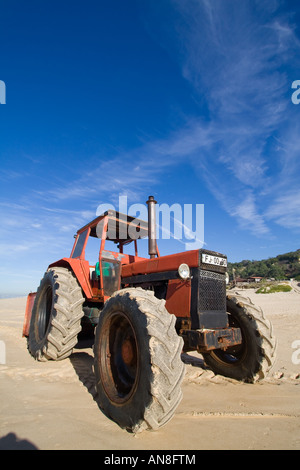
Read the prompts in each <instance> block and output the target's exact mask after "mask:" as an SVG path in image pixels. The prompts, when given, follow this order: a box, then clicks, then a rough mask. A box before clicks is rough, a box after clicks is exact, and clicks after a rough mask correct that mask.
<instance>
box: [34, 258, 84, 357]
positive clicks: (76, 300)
mask: <svg viewBox="0 0 300 470" xmlns="http://www.w3.org/2000/svg"><path fill="white" fill-rule="evenodd" d="M83 302H84V298H83V295H82V291H81V287H80V286H79V285H78V282H77V279H76V278H75V277H74V275H73V273H72V272H71V271H69V270H68V269H67V268H62V267H55V268H51V269H49V270H48V271H47V272H46V273H45V275H44V277H43V279H42V280H41V283H40V286H39V288H38V291H37V294H36V298H35V302H34V305H33V309H32V315H31V321H30V328H29V336H28V350H29V352H30V354H31V355H32V356H33V357H34V358H35V359H37V360H38V361H47V360H50V359H52V360H55V361H59V360H61V359H65V358H66V357H68V356H70V354H71V353H72V350H73V348H74V346H75V345H76V343H77V335H78V333H79V332H80V331H81V318H82V316H83V310H82V304H83Z"/></svg>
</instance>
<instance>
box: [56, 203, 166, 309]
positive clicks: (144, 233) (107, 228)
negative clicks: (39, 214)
mask: <svg viewBox="0 0 300 470" xmlns="http://www.w3.org/2000/svg"><path fill="white" fill-rule="evenodd" d="M146 237H148V223H147V222H145V221H144V220H141V219H138V218H135V217H132V216H129V215H125V214H122V213H120V212H117V211H114V210H108V211H106V212H105V213H104V214H102V215H100V216H99V217H97V218H95V219H94V220H92V221H91V222H89V223H88V224H87V225H85V226H84V227H82V228H80V229H79V230H78V231H77V234H76V235H75V242H74V245H73V248H72V251H71V255H70V258H64V259H63V260H64V261H63V262H64V263H68V264H69V265H70V267H71V268H72V270H73V271H74V274H75V275H76V277H77V279H78V280H79V282H80V284H81V286H82V288H83V290H84V291H85V293H86V294H87V298H88V299H89V300H95V301H101V300H102V301H105V300H106V299H107V298H108V297H110V296H111V295H112V294H113V293H114V292H115V291H117V290H118V289H120V279H121V269H122V265H125V264H130V263H133V262H136V261H141V260H144V259H145V258H142V257H139V256H138V244H137V240H138V239H140V238H146ZM95 239H97V244H96V245H97V252H95V250H94V253H93V259H91V258H89V254H88V253H89V245H90V244H92V242H94V241H95ZM108 241H110V242H113V243H114V244H115V245H116V248H117V250H118V251H112V250H108V249H107V248H106V246H107V242H108ZM130 243H133V244H134V255H128V254H125V253H124V247H125V246H127V245H129V244H130ZM157 252H158V250H157ZM61 262H62V260H61V261H59V262H56V263H53V265H51V266H54V265H56V266H58V265H61Z"/></svg>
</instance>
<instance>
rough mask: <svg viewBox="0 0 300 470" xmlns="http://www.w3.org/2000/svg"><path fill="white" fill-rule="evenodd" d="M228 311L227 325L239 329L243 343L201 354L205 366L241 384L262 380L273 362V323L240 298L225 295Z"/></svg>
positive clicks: (248, 301)
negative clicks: (239, 381) (242, 382)
mask: <svg viewBox="0 0 300 470" xmlns="http://www.w3.org/2000/svg"><path fill="white" fill-rule="evenodd" d="M227 312H228V320H229V326H230V327H238V328H240V329H241V332H242V343H241V344H240V345H237V346H232V347H229V348H227V350H221V349H216V350H214V351H212V352H210V353H205V354H203V357H204V360H205V362H206V364H207V365H208V366H209V367H210V368H211V369H212V370H213V372H215V373H216V374H220V375H224V376H225V377H231V378H233V379H236V380H241V381H244V382H250V383H253V382H256V381H258V380H261V379H263V378H265V377H266V376H267V374H268V373H269V371H270V370H271V368H272V367H273V365H274V362H275V351H276V346H277V342H276V339H275V338H274V335H273V331H272V324H271V323H270V321H269V320H267V319H266V318H265V317H264V315H263V312H262V310H261V309H260V308H258V307H256V306H255V305H254V304H253V303H252V302H251V300H250V299H248V298H246V297H242V296H240V295H236V294H229V295H227Z"/></svg>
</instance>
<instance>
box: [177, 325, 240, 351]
mask: <svg viewBox="0 0 300 470" xmlns="http://www.w3.org/2000/svg"><path fill="white" fill-rule="evenodd" d="M180 334H181V335H182V336H183V337H185V339H186V341H187V342H188V344H189V345H190V347H191V348H192V349H197V351H198V352H207V351H212V350H214V349H223V350H226V349H227V348H229V347H232V346H236V345H238V344H241V343H242V333H241V330H240V328H223V329H219V330H218V329H214V330H212V329H201V330H183V329H182V330H180Z"/></svg>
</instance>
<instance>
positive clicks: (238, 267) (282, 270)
mask: <svg viewBox="0 0 300 470" xmlns="http://www.w3.org/2000/svg"><path fill="white" fill-rule="evenodd" d="M233 269H234V270H235V273H234V274H235V277H236V278H237V277H241V278H248V277H250V276H261V277H264V278H274V279H276V280H278V279H290V278H294V279H297V280H300V249H299V250H296V251H290V252H289V253H285V254H283V255H278V256H276V257H275V258H268V259H263V260H261V261H250V260H243V261H240V262H239V263H228V273H229V277H230V280H232V279H233Z"/></svg>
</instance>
